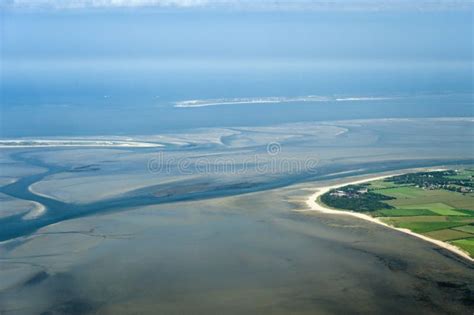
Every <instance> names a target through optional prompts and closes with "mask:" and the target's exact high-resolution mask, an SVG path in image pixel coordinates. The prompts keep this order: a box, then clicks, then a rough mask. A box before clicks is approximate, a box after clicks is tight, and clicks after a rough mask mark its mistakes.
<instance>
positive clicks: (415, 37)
mask: <svg viewBox="0 0 474 315" xmlns="http://www.w3.org/2000/svg"><path fill="white" fill-rule="evenodd" d="M414 3H417V5H416V6H415V5H414ZM466 3H469V2H466V1H424V0H421V1H405V0H385V1H358V0H348V1H346V0H344V1H342V0H341V1H337V0H333V1H322V2H319V1H292V2H289V1H278V0H277V1H264V0H260V1H246V0H235V1H233V0H231V1H212V0H128V1H127V0H75V1H74V0H71V1H59V0H35V1H33V0H9V1H8V0H7V2H5V3H4V4H3V5H4V9H3V10H2V12H3V17H2V20H3V22H2V23H3V25H2V31H1V35H2V38H3V39H2V44H1V45H2V58H3V60H4V61H5V62H7V61H8V60H10V59H28V60H34V59H39V60H41V59H48V58H50V59H51V58H55V59H71V60H78V59H81V60H90V59H100V58H128V59H130V58H132V59H133V58H141V59H143V58H145V59H146V58H148V59H154V60H155V61H156V60H157V58H165V59H206V58H208V59H224V60H225V59H267V58H272V59H287V60H295V59H298V60H301V59H308V60H323V59H336V60H341V59H348V58H350V59H388V60H400V59H412V60H416V59H423V60H458V61H459V60H469V59H472V49H473V48H472V47H473V43H472V37H473V34H472V32H473V30H472V13H473V10H472V7H471V8H468V7H466ZM290 4H291V5H290ZM318 4H319V6H318ZM330 4H332V5H330ZM434 4H436V5H434ZM216 6H217V8H216ZM322 6H325V7H328V6H329V7H331V8H333V9H335V8H337V10H329V11H328V10H327V8H326V9H322ZM236 7H239V8H240V9H236ZM277 7H278V8H279V9H278V10H275V8H277ZM306 7H310V8H313V9H314V10H306V9H304V8H306ZM257 8H258V9H257ZM295 8H298V9H295ZM348 8H351V9H348ZM354 8H358V10H354ZM380 8H383V9H380ZM401 11H402V13H401Z"/></svg>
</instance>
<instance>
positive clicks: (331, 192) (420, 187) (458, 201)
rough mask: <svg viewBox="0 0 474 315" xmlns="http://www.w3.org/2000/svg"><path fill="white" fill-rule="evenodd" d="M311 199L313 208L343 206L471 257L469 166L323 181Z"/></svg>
mask: <svg viewBox="0 0 474 315" xmlns="http://www.w3.org/2000/svg"><path fill="white" fill-rule="evenodd" d="M314 197H316V198H314ZM313 200H314V202H315V203H316V204H319V208H318V209H324V208H326V209H327V208H329V209H333V210H336V211H338V210H347V211H350V213H351V214H355V215H356V216H358V217H361V218H365V219H370V220H371V221H373V222H377V223H381V224H384V225H387V226H389V227H392V228H396V229H398V230H401V231H404V232H409V234H412V235H415V236H419V237H421V238H423V239H426V240H432V241H433V242H434V243H436V244H438V245H440V244H442V245H443V247H446V248H448V249H451V250H453V249H454V250H453V251H456V252H457V253H465V254H466V255H463V256H465V257H466V256H467V257H468V258H471V259H472V258H474V169H473V168H465V169H452V170H436V171H423V172H415V173H406V174H401V175H396V176H389V177H387V176H385V177H379V178H375V179H369V180H367V181H358V182H354V183H351V184H349V185H345V186H339V187H327V188H326V189H325V190H322V191H321V190H320V191H319V194H316V195H314V196H313ZM441 242H443V243H444V244H443V243H441ZM456 248H457V249H460V250H455V249H456Z"/></svg>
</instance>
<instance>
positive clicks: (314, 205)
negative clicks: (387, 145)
mask: <svg viewBox="0 0 474 315" xmlns="http://www.w3.org/2000/svg"><path fill="white" fill-rule="evenodd" d="M437 170H439V169H436V170H434V169H430V170H429V171H437ZM417 171H419V170H417ZM408 172H409V171H405V172H400V173H397V174H389V175H383V176H374V177H370V178H364V179H359V180H354V181H351V182H344V183H341V184H337V185H331V186H324V187H318V190H317V191H316V192H315V193H313V194H311V195H310V196H309V198H308V199H307V200H306V204H307V205H308V208H309V211H319V212H322V213H327V214H334V215H349V216H353V217H356V218H359V219H362V220H366V221H370V222H372V223H376V224H380V225H383V226H385V227H387V228H390V229H393V230H397V231H400V232H403V233H405V234H409V235H412V236H415V237H417V238H420V239H422V240H425V241H427V242H430V243H432V244H435V245H437V246H439V247H442V248H445V249H447V250H449V251H451V252H453V253H455V254H457V255H459V256H462V257H463V258H465V259H467V260H469V261H472V262H474V259H473V258H471V257H470V256H469V255H468V254H467V253H466V252H464V251H463V250H461V249H460V248H458V247H456V246H454V245H451V244H449V243H446V242H443V241H439V240H435V239H432V238H429V237H427V236H424V235H421V234H417V233H415V232H412V231H410V230H408V229H402V228H397V227H394V226H391V225H388V224H386V223H384V222H382V221H381V220H379V219H377V218H374V217H371V216H369V215H366V214H363V213H357V212H353V211H348V210H335V209H331V208H329V207H327V206H326V205H324V204H322V203H321V202H320V200H319V197H320V196H322V195H323V194H325V193H327V192H328V191H330V190H331V189H336V188H339V187H343V186H347V185H357V184H362V183H367V182H371V181H375V180H381V179H385V178H388V177H393V176H396V175H401V174H405V173H408Z"/></svg>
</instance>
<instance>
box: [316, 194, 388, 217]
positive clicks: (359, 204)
mask: <svg viewBox="0 0 474 315" xmlns="http://www.w3.org/2000/svg"><path fill="white" fill-rule="evenodd" d="M334 192H335V190H332V191H330V192H327V193H325V194H324V195H322V196H321V201H322V202H323V203H324V204H326V205H328V206H329V207H331V208H338V209H346V210H354V211H359V212H369V211H376V210H381V209H393V207H392V206H391V205H389V204H386V203H384V202H383V201H384V200H392V199H395V198H393V197H389V196H385V195H382V194H378V193H374V192H367V193H363V194H357V195H347V196H336V195H333V193H334Z"/></svg>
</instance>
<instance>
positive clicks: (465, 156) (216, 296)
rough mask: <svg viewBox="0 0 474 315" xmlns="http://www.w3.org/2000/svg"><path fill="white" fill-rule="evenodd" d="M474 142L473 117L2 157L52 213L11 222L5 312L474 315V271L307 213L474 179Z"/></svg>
mask: <svg viewBox="0 0 474 315" xmlns="http://www.w3.org/2000/svg"><path fill="white" fill-rule="evenodd" d="M206 133H208V134H209V141H206V140H205V139H206ZM196 135H198V136H196ZM219 135H221V136H219ZM473 136H474V130H473V121H472V119H471V118H459V119H453V118H451V119H389V120H387V119H384V120H358V121H338V122H323V123H304V124H285V125H275V126H268V127H254V128H253V127H236V128H224V129H212V128H211V129H208V130H204V129H200V130H199V131H198V132H196V133H193V132H192V131H189V132H186V133H180V134H173V135H162V136H155V137H148V138H147V137H146V136H141V137H137V139H141V140H142V141H147V142H154V141H159V142H160V144H162V146H160V147H157V148H110V149H109V148H94V147H91V148H83V147H81V148H71V147H68V148H61V147H55V148H24V147H23V148H8V149H2V150H1V151H0V152H1V155H2V159H1V162H2V163H3V164H2V165H1V168H2V170H4V169H5V170H7V169H8V167H9V165H12V164H15V172H17V173H15V172H13V171H12V172H11V173H6V174H7V175H6V176H2V178H1V179H2V183H3V186H1V187H0V192H1V193H3V194H5V195H8V196H10V197H12V198H17V199H19V200H30V201H34V202H38V203H40V204H42V205H44V206H45V208H46V211H45V212H44V213H43V214H42V215H41V216H39V217H37V218H34V219H31V220H24V219H23V218H22V217H21V216H20V215H19V214H14V215H7V216H4V217H0V226H1V231H0V237H1V239H2V242H1V243H0V266H1V268H0V279H1V280H2V281H0V313H2V314H130V313H137V314H157V313H159V314H160V313H161V314H183V313H184V314H210V313H211V314H213V313H226V314H243V313H271V314H288V313H292V314H314V313H318V314H335V313H337V314H345V313H352V314H353V313H388V314H391V313H404V314H433V313H440V314H441V313H443V314H446V313H448V314H449V313H452V314H470V313H471V310H472V307H473V305H474V287H473V285H472V284H473V283H474V270H473V268H474V266H473V265H472V263H471V262H469V261H466V260H463V259H462V258H460V257H458V256H456V255H455V254H453V253H450V252H448V251H446V250H444V249H442V248H439V247H437V246H435V245H433V244H430V243H427V242H424V241H423V240H419V239H416V238H413V237H411V236H408V235H404V234H402V233H399V232H398V231H393V230H389V229H386V228H384V227H383V226H378V225H374V224H371V223H370V222H364V221H362V220H358V219H355V218H351V217H343V216H332V215H329V214H324V213H314V212H313V213H308V212H304V211H303V212H302V211H295V210H301V209H302V208H304V207H305V201H306V199H307V197H308V195H310V194H311V192H312V191H314V189H316V188H317V187H318V186H320V187H322V186H325V185H327V182H328V181H332V182H334V181H336V182H337V181H339V180H340V179H341V178H344V177H347V176H355V175H367V174H374V173H379V172H387V171H396V170H399V169H404V168H411V167H426V166H442V165H467V164H472V162H473V160H474V156H473V147H472V138H473ZM157 139H159V140H157ZM177 139H179V141H177ZM4 161H5V162H4ZM21 167H24V168H25V169H24V170H20V168H21ZM33 169H34V170H35V171H34V172H33V171H31V170H33ZM27 170H29V171H27ZM2 175H3V174H2ZM3 177H5V178H6V177H8V178H10V179H11V178H14V180H8V181H7V180H6V179H4V178H3ZM0 202H2V204H1V208H0V209H1V211H2V212H3V211H7V206H8V204H5V203H4V202H3V201H1V200H0Z"/></svg>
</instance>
